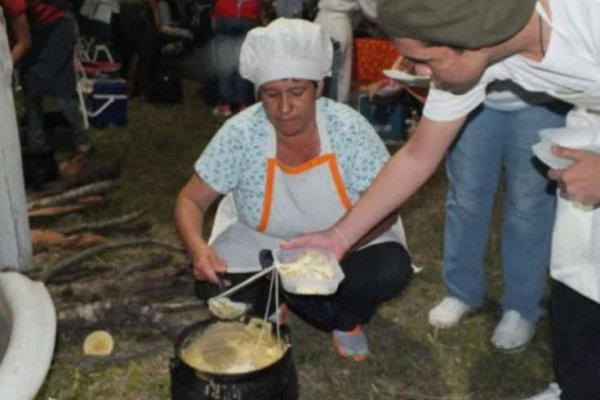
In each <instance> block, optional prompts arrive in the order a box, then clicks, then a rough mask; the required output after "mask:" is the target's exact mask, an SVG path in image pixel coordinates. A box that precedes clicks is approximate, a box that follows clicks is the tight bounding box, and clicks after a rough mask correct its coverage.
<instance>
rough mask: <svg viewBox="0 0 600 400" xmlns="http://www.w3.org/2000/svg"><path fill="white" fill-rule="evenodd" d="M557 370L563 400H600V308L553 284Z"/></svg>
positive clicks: (554, 350) (599, 305)
mask: <svg viewBox="0 0 600 400" xmlns="http://www.w3.org/2000/svg"><path fill="white" fill-rule="evenodd" d="M552 289H553V290H552V340H553V347H552V350H553V366H554V373H555V375H556V381H557V382H558V384H559V386H560V388H561V390H562V394H561V396H560V398H561V400H598V399H600V304H598V303H596V302H595V301H593V300H590V299H589V298H587V297H585V296H583V295H581V294H579V293H578V292H576V291H575V290H573V289H571V288H570V287H568V286H566V285H564V284H562V283H560V282H558V281H553V288H552Z"/></svg>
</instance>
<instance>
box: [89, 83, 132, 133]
mask: <svg viewBox="0 0 600 400" xmlns="http://www.w3.org/2000/svg"><path fill="white" fill-rule="evenodd" d="M90 97H91V102H90V106H91V107H90V108H91V110H90V111H89V112H88V116H89V117H90V124H91V125H92V126H93V127H94V128H96V129H106V128H108V127H109V126H111V125H114V126H125V125H127V82H126V81H125V80H123V79H111V80H96V81H94V90H93V92H92V94H91V96H90Z"/></svg>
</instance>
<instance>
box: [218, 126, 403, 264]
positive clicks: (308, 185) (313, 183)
mask: <svg viewBox="0 0 600 400" xmlns="http://www.w3.org/2000/svg"><path fill="white" fill-rule="evenodd" d="M317 127H318V131H319V138H320V144H321V152H320V154H319V155H318V156H317V157H315V158H313V159H312V160H309V161H307V162H305V163H303V164H301V165H298V166H294V167H289V166H286V165H284V164H282V163H281V162H280V161H279V160H277V157H276V156H277V136H276V133H275V130H274V128H273V126H272V125H270V124H269V142H268V145H267V158H268V161H267V171H266V184H265V185H266V186H265V199H264V203H263V210H262V215H261V219H260V222H259V226H258V227H249V226H247V225H246V224H245V223H244V222H242V221H241V220H239V219H238V213H237V210H236V206H235V201H234V198H233V195H232V194H231V193H229V194H227V195H226V196H225V197H224V198H223V200H222V201H221V202H220V204H219V207H218V209H217V214H216V217H215V221H214V225H213V230H212V232H211V236H210V238H209V244H210V245H211V246H213V248H214V249H215V250H216V251H217V253H218V254H219V256H220V257H221V258H222V259H224V260H225V262H226V263H227V272H229V273H242V272H252V271H257V270H259V269H260V263H259V261H258V253H259V251H260V250H262V249H275V248H278V247H279V245H280V243H281V242H282V241H284V240H287V239H290V238H292V237H294V236H297V235H300V234H304V233H309V232H314V231H318V230H322V229H326V228H329V227H330V226H332V225H333V224H334V223H336V222H337V221H338V220H339V219H340V218H341V217H342V216H343V215H344V214H345V213H346V212H347V211H348V210H349V209H350V207H351V206H352V204H351V202H350V198H349V197H348V194H347V193H346V189H345V187H344V182H343V179H342V175H341V173H340V169H339V167H338V164H337V161H336V156H335V154H334V153H332V151H331V146H330V143H329V135H328V133H327V132H326V130H325V124H323V122H322V120H321V118H320V116H319V115H317ZM388 241H394V242H399V243H404V242H405V239H404V228H403V226H402V221H401V220H400V218H399V217H398V221H397V223H396V224H395V225H394V226H393V227H392V228H391V229H390V230H389V231H387V232H385V233H384V234H382V235H381V236H379V237H378V238H376V239H375V240H373V241H372V242H370V243H369V244H368V245H372V244H375V243H381V242H388Z"/></svg>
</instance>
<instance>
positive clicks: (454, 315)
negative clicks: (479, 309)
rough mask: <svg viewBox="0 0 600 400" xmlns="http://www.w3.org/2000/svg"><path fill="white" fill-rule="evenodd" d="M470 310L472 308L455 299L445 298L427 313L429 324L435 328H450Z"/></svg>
mask: <svg viewBox="0 0 600 400" xmlns="http://www.w3.org/2000/svg"><path fill="white" fill-rule="evenodd" d="M471 310H473V307H471V306H469V305H467V304H465V303H463V302H462V301H460V300H458V299H457V298H456V297H446V298H445V299H444V300H442V302H441V303H440V304H438V305H437V306H435V307H433V308H432V309H431V310H430V311H429V324H430V325H433V326H435V327H437V328H452V327H453V326H456V325H457V324H458V322H459V321H460V320H461V318H462V317H464V316H465V314H467V313H468V312H469V311H471Z"/></svg>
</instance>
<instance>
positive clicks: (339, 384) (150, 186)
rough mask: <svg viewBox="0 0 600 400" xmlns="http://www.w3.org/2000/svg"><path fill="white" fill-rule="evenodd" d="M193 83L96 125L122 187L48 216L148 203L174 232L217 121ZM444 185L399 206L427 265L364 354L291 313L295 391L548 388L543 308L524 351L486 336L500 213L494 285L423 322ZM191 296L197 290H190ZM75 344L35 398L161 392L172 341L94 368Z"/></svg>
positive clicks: (403, 393) (376, 393)
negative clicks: (466, 307)
mask: <svg viewBox="0 0 600 400" xmlns="http://www.w3.org/2000/svg"><path fill="white" fill-rule="evenodd" d="M196 89H197V86H195V85H193V84H189V85H188V86H187V87H186V101H185V103H184V104H181V105H174V106H158V105H152V104H146V103H143V102H141V101H140V100H139V99H137V98H133V99H130V100H129V118H130V123H129V125H128V126H127V127H126V128H119V129H117V128H114V129H108V130H105V131H97V132H95V133H94V134H93V138H94V140H95V142H96V143H97V152H96V153H95V155H94V157H99V158H103V159H114V160H118V161H119V162H120V163H121V165H122V172H123V176H122V180H123V185H122V188H121V189H120V190H119V192H117V193H116V194H115V195H114V196H113V198H112V199H111V202H110V203H109V205H108V206H107V207H105V208H102V209H98V210H94V211H90V212H87V213H84V214H80V215H73V216H69V217H63V218H58V219H53V220H52V221H51V222H50V223H48V222H46V224H50V225H51V224H59V225H60V224H67V223H72V222H76V221H80V220H84V219H92V218H99V217H104V216H111V215H119V214H123V213H127V212H131V211H134V210H137V209H139V208H141V207H145V208H147V209H148V210H149V211H148V214H149V216H150V219H151V221H152V223H153V228H152V231H151V233H152V235H153V236H156V237H160V238H163V239H167V240H172V241H175V240H176V234H175V230H174V226H173V223H172V211H173V206H174V201H175V197H176V195H177V193H178V191H179V189H180V188H181V187H182V185H183V184H184V183H185V182H186V181H187V179H189V177H190V176H191V174H192V165H193V162H194V161H195V159H196V158H197V156H198V155H199V154H200V152H201V151H202V149H203V147H204V146H205V145H206V143H207V142H208V140H210V138H211V136H212V135H213V134H214V132H215V131H216V129H217V128H218V126H219V125H220V124H221V123H222V120H220V119H217V118H215V117H213V116H212V114H211V113H210V110H209V109H208V108H207V107H205V106H204V105H202V104H201V102H200V100H199V99H198V98H197V96H196V95H195V93H196ZM445 190H446V188H445V179H444V175H443V171H442V170H440V171H438V172H437V173H436V175H435V176H434V177H433V178H432V179H431V180H430V181H429V182H428V183H427V184H426V185H425V187H424V188H423V189H422V190H420V191H419V192H418V194H416V195H415V196H414V197H413V198H411V200H410V201H409V202H408V203H407V204H405V205H404V206H403V207H402V216H403V219H404V223H405V227H406V231H407V236H408V241H409V247H410V250H411V252H412V255H413V258H414V262H415V263H416V264H417V265H419V266H421V267H423V271H422V272H421V273H420V274H418V275H417V276H416V277H415V279H414V281H413V282H412V284H411V285H410V286H409V287H408V289H407V290H406V291H405V292H404V293H403V294H402V296H401V297H399V298H397V299H395V300H393V301H390V302H388V303H386V304H384V305H383V306H382V307H381V309H380V310H379V312H378V314H377V316H376V317H375V318H374V319H373V321H372V322H371V323H370V324H369V325H367V327H366V328H365V331H366V333H367V336H368V338H369V343H370V347H371V350H372V357H371V358H370V359H369V360H367V361H366V362H363V363H355V362H353V361H349V360H343V359H340V358H339V357H338V356H337V354H336V353H335V351H334V350H333V348H332V346H331V342H330V337H329V335H328V334H327V333H324V332H320V331H317V330H315V329H313V328H312V327H310V326H308V325H306V324H305V323H303V322H302V321H300V320H298V319H297V318H295V317H292V318H291V319H290V321H289V325H290V327H291V330H292V338H293V340H292V342H293V357H294V361H295V364H296V366H297V368H298V375H299V381H300V388H301V399H305V400H315V399H317V400H330V399H331V400H334V399H336V400H337V399H361V400H367V399H403V400H404V399H407V400H408V399H414V400H421V399H423V400H428V399H447V400H449V399H457V400H458V399H465V400H466V399H469V400H505V399H515V398H519V397H524V396H526V395H532V394H534V393H536V392H538V391H539V390H541V389H543V388H545V387H546V385H547V383H548V381H549V380H550V378H551V369H550V349H549V326H548V320H547V318H545V319H544V320H543V321H542V322H541V324H540V326H539V330H538V333H537V335H536V336H535V338H534V340H533V342H532V343H531V344H530V345H529V346H528V348H527V349H526V350H524V351H523V352H521V353H518V354H506V353H502V352H500V351H498V350H496V349H495V348H494V347H493V346H492V345H491V344H490V341H489V338H490V336H491V333H492V330H493V328H494V325H495V323H496V322H497V320H498V318H499V316H500V307H499V299H500V293H501V279H500V272H499V259H498V257H499V251H498V249H499V244H498V243H499V242H498V235H497V232H498V212H496V214H495V219H494V228H493V229H494V232H495V233H494V235H492V237H491V239H490V246H489V252H488V255H487V257H486V265H487V266H488V268H487V275H488V278H489V286H490V289H489V291H488V295H487V297H486V299H485V305H484V307H483V308H482V309H481V310H480V311H478V312H477V313H475V314H473V315H472V316H470V317H468V318H467V319H466V320H465V321H464V322H463V323H462V324H461V325H460V326H459V327H457V328H455V329H449V330H440V331H436V330H434V329H433V328H431V327H430V326H429V325H428V324H427V312H428V310H429V309H430V308H431V307H432V306H434V305H435V304H436V303H437V302H438V301H439V300H441V298H442V297H443V296H444V289H443V285H442V283H441V278H440V265H441V249H442V233H443V223H444V221H443V218H444V196H445ZM34 225H35V224H34ZM56 254H59V255H64V252H63V253H42V254H40V255H38V256H37V257H38V259H39V260H43V261H46V262H48V260H52V259H56V258H57V257H58V256H57V255H56ZM189 296H190V297H192V296H193V292H192V289H191V288H190V292H189ZM191 322H193V319H192V318H191V319H190V323H191ZM123 329H124V330H123V331H122V332H117V333H116V337H117V339H118V341H117V351H116V354H118V350H119V346H135V343H130V342H128V338H127V332H126V329H127V327H125V328H123ZM121 348H122V347H121ZM79 349H80V342H78V341H77V340H75V339H74V340H72V341H70V342H69V341H67V342H61V343H59V344H58V347H57V354H56V358H55V362H54V363H53V365H52V368H51V370H50V373H49V376H48V379H47V382H46V384H45V385H44V388H43V390H42V392H41V393H40V395H39V396H38V399H40V400H41V399H48V398H49V397H53V398H56V399H58V400H69V399H123V400H128V399H145V400H153V399H167V398H169V376H168V360H169V357H170V356H171V347H170V345H169V344H168V343H167V344H164V343H163V344H162V345H161V346H159V347H158V348H157V351H156V352H154V353H152V354H150V355H148V356H147V357H145V358H143V359H138V360H136V361H131V362H128V363H125V364H124V365H122V366H119V367H114V368H110V369H102V368H97V369H93V370H92V371H89V368H88V369H86V368H84V367H83V366H79V365H77V364H76V363H75V364H74V363H73V362H72V361H69V360H70V358H69V355H70V354H71V355H73V354H79V351H80V350H79Z"/></svg>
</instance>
